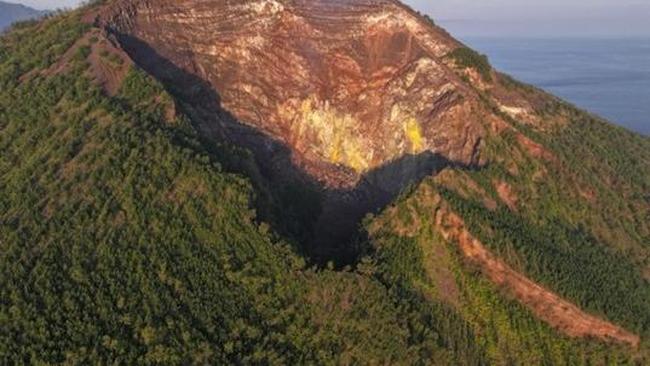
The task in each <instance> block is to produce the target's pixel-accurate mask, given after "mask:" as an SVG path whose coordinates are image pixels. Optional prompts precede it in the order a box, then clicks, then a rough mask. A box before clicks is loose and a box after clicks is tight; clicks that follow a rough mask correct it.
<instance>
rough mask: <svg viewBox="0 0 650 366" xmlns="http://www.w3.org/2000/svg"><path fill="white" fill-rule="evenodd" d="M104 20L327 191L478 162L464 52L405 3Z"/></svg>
mask: <svg viewBox="0 0 650 366" xmlns="http://www.w3.org/2000/svg"><path fill="white" fill-rule="evenodd" d="M102 19H103V21H104V22H105V23H106V24H107V25H108V26H109V27H110V28H111V29H113V30H114V31H115V32H117V33H119V34H121V35H122V36H123V39H124V43H125V47H126V48H127V49H130V51H131V53H132V54H133V57H134V58H135V59H136V61H138V62H139V63H140V64H142V65H144V66H145V67H146V68H148V69H149V70H150V71H151V72H152V73H154V74H157V75H158V76H160V77H163V78H164V77H169V78H174V77H176V78H178V75H180V74H185V77H191V76H194V77H198V78H199V79H201V80H203V81H205V82H207V84H208V85H207V87H208V88H209V89H212V91H213V92H215V93H216V94H215V95H213V96H212V98H213V99H218V101H219V103H220V106H221V107H222V108H223V109H225V110H226V111H227V112H229V113H231V114H232V115H234V117H235V118H236V119H237V121H238V122H239V123H240V124H242V125H244V126H246V127H252V128H253V129H254V130H256V131H261V132H263V133H264V134H265V135H266V136H268V137H270V138H272V139H273V140H275V141H277V142H280V143H281V144H282V145H285V146H286V147H288V148H289V149H290V151H291V152H292V157H291V160H292V162H293V164H294V165H296V166H298V167H300V169H301V170H303V171H304V172H306V173H307V174H308V175H309V176H310V177H312V178H314V179H316V180H317V181H318V182H320V183H322V184H324V185H326V186H327V187H330V188H350V187H353V186H355V185H357V184H358V183H359V181H360V179H361V177H362V176H363V175H364V174H367V173H368V172H370V171H372V170H376V169H377V168H379V167H382V166H384V165H386V164H388V163H390V162H393V161H395V160H396V159H399V158H400V157H403V156H405V155H417V154H421V153H423V152H431V153H434V154H439V155H441V156H442V157H444V158H445V159H447V160H449V161H451V162H455V163H459V164H466V165H470V164H477V163H478V160H479V149H480V142H481V137H482V135H483V134H484V128H483V125H482V123H481V119H482V118H481V113H482V111H481V110H480V108H479V107H478V105H477V103H475V102H474V100H475V98H473V97H471V96H472V95H473V92H472V91H471V89H470V88H468V87H467V86H466V85H464V83H463V82H462V81H461V80H460V79H459V77H458V76H456V74H454V73H453V72H452V70H451V69H450V68H448V67H447V66H446V65H445V64H444V63H443V60H442V58H443V57H444V56H445V55H446V54H448V53H449V52H450V51H451V50H452V49H454V48H456V47H458V43H457V42H456V41H455V40H453V39H452V38H451V37H449V36H448V35H447V34H446V33H445V32H444V31H442V30H440V29H438V28H436V27H435V26H433V25H431V24H430V23H428V22H427V21H425V20H424V19H422V18H421V17H419V16H417V15H416V14H414V13H412V12H411V11H410V9H408V8H406V7H404V6H403V5H401V4H399V3H398V2H395V1H390V0H360V1H349V0H336V1H287V0H284V1H279V0H248V1H236V2H233V1H225V0H210V1H197V0H184V1H145V0H143V1H122V2H117V3H114V4H113V5H111V6H110V8H109V9H108V10H107V11H105V13H104V15H103V16H102ZM140 42H142V43H144V44H146V45H147V46H148V47H149V48H150V49H149V50H148V52H146V51H145V50H144V49H143V47H142V44H141V43H140ZM153 54H156V56H154V55H153ZM157 56H160V57H162V58H163V59H165V60H169V61H171V63H172V64H173V65H169V64H166V63H164V62H157V61H156V59H157ZM174 75H177V76H174ZM202 93H203V94H205V92H198V93H196V94H202ZM196 94H195V95H194V98H193V99H195V100H196V99H198V98H201V97H203V98H205V95H196ZM231 127H232V126H231ZM236 130H239V131H241V129H236V128H231V129H230V131H228V132H226V134H229V135H230V136H231V137H232V138H235V139H239V140H242V138H238V137H237V136H236V134H237V133H236V132H235V131H236ZM240 134H241V133H240ZM254 149H255V150H258V149H259V146H256V147H254ZM272 154H273V152H272V151H265V152H264V153H263V155H266V156H269V155H272ZM272 160H273V159H272V158H271V159H270V161H272Z"/></svg>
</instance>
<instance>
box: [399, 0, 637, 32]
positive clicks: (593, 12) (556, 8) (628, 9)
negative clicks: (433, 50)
mask: <svg viewBox="0 0 650 366" xmlns="http://www.w3.org/2000/svg"><path fill="white" fill-rule="evenodd" d="M405 2H406V3H408V4H409V5H411V6H412V7H414V8H416V9H418V10H420V11H422V12H426V13H428V14H430V15H431V16H432V17H433V18H434V19H435V20H437V21H438V22H439V23H440V24H442V25H443V26H445V27H446V28H448V29H449V30H450V31H451V32H452V34H455V35H459V36H480V35H484V36H521V37H530V36H536V37H546V36H548V37H557V36H612V37H616V36H650V0H405Z"/></svg>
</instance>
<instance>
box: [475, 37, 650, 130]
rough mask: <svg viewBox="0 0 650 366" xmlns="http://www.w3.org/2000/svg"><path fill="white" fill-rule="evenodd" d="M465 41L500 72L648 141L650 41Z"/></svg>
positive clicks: (639, 39)
mask: <svg viewBox="0 0 650 366" xmlns="http://www.w3.org/2000/svg"><path fill="white" fill-rule="evenodd" d="M463 41H464V42H465V43H466V44H467V45H468V46H470V47H472V48H474V49H475V50H478V51H479V52H481V53H484V54H486V55H488V57H489V58H490V62H491V63H492V65H493V66H494V67H496V68H497V69H498V70H500V71H502V72H505V73H507V74H510V75H511V76H513V77H515V78H516V79H518V80H520V81H523V82H526V83H529V84H533V85H536V86H538V87H540V88H542V89H544V90H546V91H548V92H550V93H552V94H554V95H556V96H559V97H561V98H563V99H565V100H567V101H569V102H571V103H573V104H575V105H577V106H578V107H580V108H582V109H585V110H588V111H589V112H592V113H594V114H597V115H599V116H601V117H604V118H605V119H607V120H609V121H610V122H612V123H615V124H618V125H621V126H623V127H625V128H627V129H630V130H633V131H636V132H638V133H641V134H644V135H646V136H650V38H647V39H646V38H626V39H588V38H580V39H577V38H576V39H564V38H561V39H525V38H516V39H514V38H493V37H490V38H481V37H466V38H464V39H463Z"/></svg>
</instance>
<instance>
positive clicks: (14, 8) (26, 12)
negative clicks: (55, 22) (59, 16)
mask: <svg viewBox="0 0 650 366" xmlns="http://www.w3.org/2000/svg"><path fill="white" fill-rule="evenodd" d="M47 13H48V12H47V11H42V10H36V9H32V8H30V7H28V6H25V5H22V4H14V3H10V2H4V1H0V31H3V30H5V29H6V28H8V27H9V26H10V25H11V24H13V23H15V22H19V21H23V20H29V19H35V18H39V17H42V16H44V15H46V14H47Z"/></svg>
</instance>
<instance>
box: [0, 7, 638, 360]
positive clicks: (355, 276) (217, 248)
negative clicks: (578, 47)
mask: <svg viewBox="0 0 650 366" xmlns="http://www.w3.org/2000/svg"><path fill="white" fill-rule="evenodd" d="M83 11H84V8H82V9H81V10H77V11H72V12H66V13H61V14H57V15H55V16H51V17H48V18H47V19H45V20H43V21H41V22H29V23H25V24H21V25H19V26H16V27H14V28H13V29H11V30H10V31H9V32H7V33H5V34H2V35H1V36H0V364H3V365H5V364H6V365H20V364H43V365H45V364H75V365H76V364H152V365H153V364H156V365H188V364H197V365H204V364H265V365H266V364H269V365H287V364H289V365H292V364H315V365H321V364H323V365H339V364H346V365H348V364H362V365H366V364H368V365H374V364H404V365H419V364H423V365H424V364H439V365H488V364H494V365H563V364H564V365H624V364H629V365H635V364H644V363H645V362H648V360H649V358H648V354H647V353H648V349H649V348H648V343H647V342H648V341H647V339H648V337H650V284H649V283H648V274H647V272H646V273H645V274H644V272H643V270H644V268H646V269H647V268H648V265H650V258H649V257H648V254H647V253H648V252H649V248H648V243H650V232H648V231H649V228H648V225H647V223H648V220H649V219H650V208H648V207H645V208H644V207H643V206H644V205H650V197H649V196H648V192H649V191H650V174H648V171H649V170H648V169H650V141H649V140H648V139H647V138H643V137H640V136H637V135H634V134H631V133H628V132H626V131H623V130H619V129H617V128H615V127H612V126H610V125H608V124H605V123H603V122H600V121H598V120H596V119H594V118H592V117H590V116H585V115H584V114H583V113H582V112H580V111H577V110H575V109H574V108H573V107H571V106H569V105H565V104H562V103H560V102H556V103H553V104H550V105H547V106H544V110H540V113H547V114H549V115H551V114H552V115H562V116H566V117H567V118H568V119H570V120H571V121H573V122H571V124H570V125H569V126H568V127H565V128H564V129H563V131H562V132H560V131H550V132H548V133H545V134H542V133H539V132H536V131H532V130H530V129H528V128H527V127H526V126H521V131H523V133H525V134H526V135H527V136H529V137H530V138H534V139H536V140H537V141H540V142H544V143H545V144H546V146H551V148H552V150H553V152H554V153H555V154H556V155H557V156H558V157H559V158H560V160H561V161H562V162H563V164H564V165H552V164H546V165H545V163H542V162H539V161H536V160H534V159H532V158H530V157H526V155H525V154H514V153H513V154H505V155H506V156H512V157H513V158H512V159H513V160H512V161H500V162H498V161H497V160H496V158H495V159H494V161H495V163H494V164H491V165H490V166H489V167H486V168H485V169H483V170H477V171H472V172H467V174H468V175H469V176H470V177H471V179H473V180H474V181H476V182H477V184H478V185H480V186H481V187H483V188H484V189H485V190H486V191H487V192H488V195H490V197H491V198H492V199H495V200H496V199H498V195H497V193H496V192H495V191H494V187H493V181H494V180H495V179H496V180H505V181H508V182H510V183H511V185H512V186H517V187H523V188H521V189H520V191H519V192H518V194H519V198H520V202H523V203H521V205H520V206H519V210H518V211H517V212H513V211H512V210H510V209H508V208H507V207H506V206H505V205H503V204H499V206H498V208H497V209H496V210H490V209H487V208H486V207H484V206H483V205H482V204H481V203H480V201H478V200H476V199H473V198H472V197H464V196H463V195H461V194H459V193H458V192H456V191H455V190H454V189H453V188H451V187H449V186H446V185H444V184H441V183H439V182H437V181H435V180H433V179H427V180H425V181H424V182H422V183H421V184H420V185H418V186H416V187H414V188H413V189H411V190H408V191H405V192H404V193H403V194H402V196H401V197H400V198H399V199H398V200H397V201H396V202H395V203H394V204H392V205H391V206H390V207H388V208H387V209H386V210H385V211H384V212H382V213H379V214H377V215H376V216H372V215H369V216H368V217H367V218H366V220H365V222H364V226H363V228H361V230H362V231H363V232H364V234H365V235H363V237H364V238H365V240H364V241H363V243H362V244H360V245H361V246H362V247H363V253H362V254H363V255H362V256H360V259H359V260H358V261H357V262H356V263H355V264H354V265H352V266H347V267H344V268H338V266H337V264H336V263H332V264H331V265H329V266H316V265H315V264H313V263H311V262H310V261H309V260H308V259H307V258H305V257H304V256H303V255H302V254H301V250H300V247H299V246H298V245H297V244H296V240H295V237H296V236H300V232H301V230H303V229H304V228H301V227H292V228H281V230H277V229H276V227H275V225H272V223H267V222H264V221H263V220H262V219H261V218H260V217H261V215H259V214H258V211H260V210H263V211H269V212H271V211H272V212H277V210H279V209H281V208H278V207H264V204H271V203H270V200H268V199H267V198H266V195H267V194H268V191H267V190H265V187H264V186H263V184H264V182H263V181H260V180H259V179H258V177H256V174H255V167H251V166H252V165H254V162H253V161H252V159H250V157H249V154H247V153H246V152H242V151H241V149H239V148H237V147H232V146H214V145H209V144H208V143H207V142H206V141H204V140H203V139H202V138H201V136H200V135H199V133H198V132H197V129H196V128H195V127H194V122H195V121H193V120H192V117H191V116H189V115H186V114H184V113H183V112H182V108H178V105H177V101H176V100H175V98H174V96H173V94H172V93H170V92H169V91H168V90H166V89H165V87H164V86H163V85H162V84H161V83H159V82H158V81H157V80H155V79H154V78H153V77H151V76H150V75H148V74H147V73H146V72H144V71H143V70H141V69H140V68H138V67H137V66H136V65H133V66H131V67H130V69H129V71H128V74H127V75H126V77H125V78H124V80H123V82H122V83H121V86H120V88H119V90H118V91H117V92H116V93H115V95H109V93H107V92H106V91H105V90H103V89H102V88H101V87H100V86H98V85H97V84H96V83H95V82H94V81H93V79H92V75H91V74H92V73H91V72H90V69H91V65H90V63H89V61H88V58H89V56H90V54H91V52H92V46H93V42H97V39H96V38H94V37H92V36H91V35H92V34H94V33H93V31H94V30H96V29H94V27H93V26H91V25H89V24H86V23H84V22H82V21H81V18H82V15H83ZM69 50H73V51H74V52H72V53H71V52H69ZM472 52H473V51H472ZM102 57H105V58H107V59H112V60H114V61H115V63H116V64H118V63H119V61H117V60H119V58H117V57H116V56H115V55H110V54H103V55H102ZM454 57H458V62H461V63H472V64H474V63H478V66H477V67H479V70H480V72H481V74H482V75H483V76H484V77H489V76H490V73H489V70H490V68H489V64H487V59H485V58H484V57H483V56H480V55H475V54H473V53H468V52H466V51H461V52H459V53H458V54H457V55H455V56H454ZM485 64H487V66H485ZM484 67H487V72H486V73H484V70H483V68H484ZM512 87H513V88H519V87H520V86H516V85H513V86H512ZM170 111H174V113H170ZM513 123H516V121H513ZM612 136H614V138H612ZM612 139H614V140H615V141H616V142H610V141H611V140H612ZM511 142H512V141H508V140H507V139H506V140H503V141H496V140H495V141H488V144H489V145H488V148H489V149H490V151H491V152H492V154H493V155H494V156H497V155H498V156H501V155H503V153H504V152H511V150H510V149H514V148H515V147H512V146H515V145H516V144H511ZM619 144H620V145H619ZM621 145H624V146H625V147H624V148H622V147H621ZM515 157H520V158H515ZM509 164H515V165H517V166H519V172H520V174H518V175H513V174H510V173H509V171H508V168H507V167H508V166H509ZM542 167H545V169H546V171H547V177H552V178H553V179H550V178H549V179H546V180H543V181H541V182H540V181H536V180H535V179H534V177H535V176H536V172H537V171H538V169H541V168H542ZM603 175H610V176H615V177H621V179H620V180H619V181H613V182H606V183H603V182H602V180H601V179H600V178H599V177H601V176H603ZM571 184H576V185H580V184H590V185H591V186H593V187H594V189H595V190H596V192H597V194H598V195H599V197H601V198H602V199H601V200H599V201H598V203H597V204H596V203H594V204H593V206H588V204H586V203H583V201H582V200H580V199H579V198H578V197H575V196H573V195H571V194H570V193H567V192H566V190H565V189H563V188H564V187H565V185H571ZM425 186H426V187H429V188H431V189H435V190H436V191H437V192H440V194H441V195H442V196H443V197H444V199H445V200H446V202H448V203H449V204H450V206H451V207H452V208H453V209H454V210H455V211H456V212H458V213H459V214H460V215H461V216H462V217H463V218H464V219H465V220H466V222H467V224H468V226H469V227H470V228H471V230H472V232H473V233H474V234H475V235H476V236H478V237H480V238H481V239H482V240H483V241H484V242H485V243H486V244H487V246H488V247H489V248H490V249H491V250H493V251H494V252H495V253H497V254H498V255H499V256H500V257H502V258H504V260H505V261H507V262H509V263H511V264H512V265H513V266H514V267H516V268H518V269H520V270H521V271H523V272H524V273H525V274H526V275H527V276H529V277H531V278H533V279H535V280H536V281H539V282H540V283H542V284H544V285H545V286H548V287H549V288H551V289H553V290H554V291H557V292H558V293H559V294H561V295H562V296H564V297H566V298H567V299H570V300H571V301H573V302H575V303H576V304H578V305H580V306H581V307H584V308H585V309H587V310H589V311H590V312H592V313H594V314H598V315H602V316H603V317H606V318H607V319H609V320H611V321H615V322H617V323H618V324H620V325H623V326H625V327H627V328H628V329H630V330H632V331H634V332H636V333H637V334H640V335H641V337H642V345H641V348H640V349H638V350H631V349H629V348H627V347H626V346H623V345H617V344H613V343H606V342H602V341H599V340H589V339H573V338H569V337H566V336H564V335H562V334H561V333H560V332H558V331H556V330H555V329H553V328H552V327H550V326H549V325H547V324H545V323H544V322H542V321H540V320H538V319H536V318H535V317H534V316H533V314H532V313H531V312H530V311H529V310H528V309H527V308H525V307H524V306H522V305H520V304H519V303H518V302H517V301H516V300H514V299H511V298H510V297H508V296H507V295H505V294H504V293H503V292H502V291H501V289H499V288H497V287H496V286H494V285H492V284H491V283H490V282H489V281H488V280H487V279H486V278H485V277H484V276H482V275H481V273H480V271H479V270H477V269H476V268H473V267H472V266H471V265H468V264H467V263H465V262H464V260H463V258H462V255H461V254H460V253H459V252H458V250H457V249H456V247H455V246H454V245H453V244H452V243H449V242H447V241H446V240H445V239H444V238H442V237H441V235H440V234H439V233H437V232H436V231H435V230H434V221H435V218H434V217H433V212H432V211H431V207H430V205H429V204H430V202H428V201H427V200H428V198H427V196H426V195H422V192H423V190H422V187H425ZM287 196H288V197H287V198H286V200H284V201H285V202H288V201H291V198H292V197H294V196H293V193H291V192H289V193H287ZM301 197H304V198H305V200H307V201H308V202H307V203H305V204H303V205H297V207H295V208H292V209H291V210H289V211H291V212H293V213H294V214H295V218H296V220H289V219H287V220H286V222H287V223H290V222H296V221H299V219H300V218H301V217H304V216H305V215H309V212H308V211H304V207H307V206H310V205H314V204H315V203H314V202H313V199H312V198H310V197H311V196H310V193H309V192H307V193H304V195H301ZM540 197H545V198H544V199H541V198H540ZM629 202H633V203H629ZM635 205H637V206H635ZM393 212H396V214H393ZM414 221H417V222H419V223H420V225H419V226H418V229H417V230H414V231H412V232H409V233H408V235H404V233H403V232H402V231H400V230H395V229H394V228H396V227H401V226H403V225H407V224H408V223H409V222H414ZM287 225H288V224H287ZM594 227H598V228H602V229H599V230H595V229H593V228H594ZM283 231H287V232H292V233H294V234H295V235H294V236H286V235H283ZM285 236H286V237H285ZM644 255H645V256H644ZM431 268H435V270H433V271H432V270H431ZM440 283H448V285H449V286H451V287H453V288H454V289H455V292H454V295H453V296H452V297H449V296H447V295H446V294H445V292H444V289H442V288H441V287H440V286H439V284H440Z"/></svg>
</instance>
